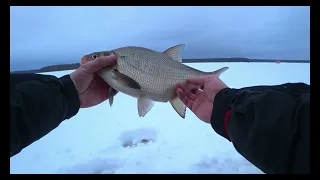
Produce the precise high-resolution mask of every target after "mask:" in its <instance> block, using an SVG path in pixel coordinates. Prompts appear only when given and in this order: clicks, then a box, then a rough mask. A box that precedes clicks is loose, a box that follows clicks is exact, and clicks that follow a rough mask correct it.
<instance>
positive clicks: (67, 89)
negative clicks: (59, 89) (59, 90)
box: [59, 75, 80, 119]
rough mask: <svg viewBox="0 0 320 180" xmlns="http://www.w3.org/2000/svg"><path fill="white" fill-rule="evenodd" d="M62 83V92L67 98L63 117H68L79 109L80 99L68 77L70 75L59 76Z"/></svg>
mask: <svg viewBox="0 0 320 180" xmlns="http://www.w3.org/2000/svg"><path fill="white" fill-rule="evenodd" d="M59 80H60V82H62V85H63V94H64V96H65V98H66V99H67V113H66V116H65V118H64V119H70V118H71V117H73V116H74V115H76V114H77V113H78V111H79V109H80V99H79V95H78V91H77V89H76V87H75V86H74V84H73V81H72V80H71V78H70V75H65V76H62V77H60V78H59Z"/></svg>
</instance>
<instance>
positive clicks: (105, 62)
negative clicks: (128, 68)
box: [82, 55, 117, 74]
mask: <svg viewBox="0 0 320 180" xmlns="http://www.w3.org/2000/svg"><path fill="white" fill-rule="evenodd" d="M116 62H117V57H116V56H115V55H111V56H101V57H99V58H97V59H95V60H94V61H90V62H88V63H85V64H83V65H82V68H83V70H84V71H86V72H87V73H90V74H93V73H95V72H97V71H98V70H100V69H101V68H104V67H108V66H111V65H114V64H115V63H116Z"/></svg>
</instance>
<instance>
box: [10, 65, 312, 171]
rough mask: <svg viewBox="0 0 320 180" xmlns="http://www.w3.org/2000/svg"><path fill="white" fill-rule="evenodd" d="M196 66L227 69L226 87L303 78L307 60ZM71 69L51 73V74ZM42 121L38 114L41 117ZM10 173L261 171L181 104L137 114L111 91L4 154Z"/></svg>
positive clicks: (130, 103) (125, 99)
mask: <svg viewBox="0 0 320 180" xmlns="http://www.w3.org/2000/svg"><path fill="white" fill-rule="evenodd" d="M188 65H189V66H192V67H195V68H197V69H200V70H204V71H212V70H216V69H218V68H220V67H222V66H229V67H230V69H229V70H228V71H226V72H225V73H223V74H222V75H221V78H222V79H223V80H224V81H225V82H226V83H227V84H228V85H229V86H230V87H235V88H240V87H244V86H252V85H261V84H264V85H275V84H280V83H286V82H305V83H308V84H309V83H310V67H309V66H310V64H272V63H201V64H188ZM70 72H71V71H61V72H52V73H44V74H54V75H56V76H58V77H60V76H62V75H64V74H67V73H70ZM44 121H45V119H44ZM10 173H14V174H17V173H77V174H79V173H82V174H87V173H89V174H92V173H93V174H96V173H97V174H99V173H101V174H104V173H106V174H108V173H117V174H121V173H242V174H243V173H245V174H248V173H258V174H259V173H262V172H261V171H260V170H259V169H257V168H256V167H255V166H253V165H252V164H251V163H250V162H248V161H247V160H246V159H244V158H243V157H242V156H241V155H240V154H239V153H238V152H237V151H236V150H235V149H234V147H233V145H232V144H231V143H230V142H229V141H227V140H225V139H223V138H222V137H220V136H219V135H217V134H216V133H215V131H214V130H213V129H212V127H211V126H210V125H208V124H205V123H203V122H201V121H199V120H198V119H197V117H196V116H195V115H194V114H193V113H192V112H191V111H190V110H188V111H187V114H186V119H181V118H180V116H179V115H178V114H177V113H176V112H175V111H174V109H173V108H172V107H171V105H170V104H164V103H156V104H155V106H154V107H153V108H152V110H151V111H150V112H149V114H147V115H146V116H145V117H144V118H139V117H138V114H137V105H136V100H135V99H134V98H131V97H129V96H126V95H123V94H121V93H119V94H118V95H117V96H116V97H115V99H114V104H113V106H112V107H110V106H109V103H108V102H107V101H106V102H104V103H102V104H100V105H98V106H96V107H93V108H88V109H80V111H79V113H78V114H77V115H76V116H74V117H73V118H71V119H70V120H66V121H64V122H62V123H61V124H60V126H58V127H57V128H56V129H54V130H53V131H52V132H50V133H49V134H48V135H46V136H45V137H43V138H41V139H40V140H38V141H37V142H35V143H33V144H31V145H30V146H29V147H27V148H25V149H24V150H23V151H22V152H20V153H19V154H18V155H16V156H14V157H12V158H11V159H10Z"/></svg>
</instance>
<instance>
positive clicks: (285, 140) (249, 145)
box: [211, 83, 310, 174]
mask: <svg viewBox="0 0 320 180" xmlns="http://www.w3.org/2000/svg"><path fill="white" fill-rule="evenodd" d="M211 125H212V127H213V129H214V130H215V131H216V132H217V133H218V134H220V135H221V136H223V137H225V138H226V139H228V140H229V141H231V142H232V143H233V145H234V147H235V148H236V150H237V151H238V152H239V153H240V154H241V155H242V156H244V157H245V158H246V159H247V160H248V161H250V162H251V163H252V164H254V165H255V166H256V167H258V168H259V169H261V170H262V171H263V172H265V173H268V174H273V173H310V86H309V85H306V84H303V83H287V84H282V85H278V86H256V87H247V88H242V89H230V88H226V89H223V90H221V91H220V92H219V93H218V94H217V95H216V97H215V100H214V104H213V112H212V117H211Z"/></svg>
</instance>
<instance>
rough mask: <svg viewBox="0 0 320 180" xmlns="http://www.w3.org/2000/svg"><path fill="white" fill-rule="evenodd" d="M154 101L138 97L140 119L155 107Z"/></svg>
mask: <svg viewBox="0 0 320 180" xmlns="http://www.w3.org/2000/svg"><path fill="white" fill-rule="evenodd" d="M153 105H154V101H153V100H151V99H148V98H146V97H145V96H139V97H138V113H139V117H144V116H145V115H146V114H147V113H148V112H149V111H150V110H151V108H152V107H153Z"/></svg>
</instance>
